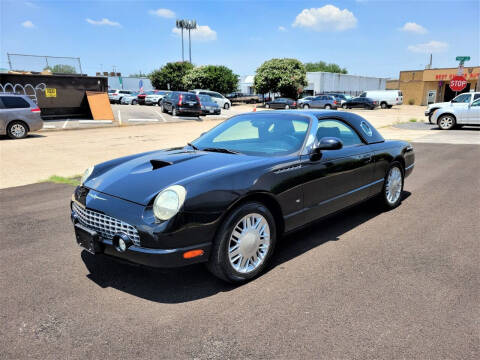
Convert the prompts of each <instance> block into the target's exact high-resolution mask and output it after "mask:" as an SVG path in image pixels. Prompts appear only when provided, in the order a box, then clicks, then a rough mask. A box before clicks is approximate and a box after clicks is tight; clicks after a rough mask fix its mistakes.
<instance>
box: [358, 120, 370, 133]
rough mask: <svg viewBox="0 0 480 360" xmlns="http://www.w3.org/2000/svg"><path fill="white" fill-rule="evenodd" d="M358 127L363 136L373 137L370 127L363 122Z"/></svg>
mask: <svg viewBox="0 0 480 360" xmlns="http://www.w3.org/2000/svg"><path fill="white" fill-rule="evenodd" d="M360 127H361V128H362V130H363V132H364V133H365V134H367V135H368V136H372V135H373V132H372V129H371V128H370V126H368V124H367V123H366V122H365V121H362V122H361V123H360Z"/></svg>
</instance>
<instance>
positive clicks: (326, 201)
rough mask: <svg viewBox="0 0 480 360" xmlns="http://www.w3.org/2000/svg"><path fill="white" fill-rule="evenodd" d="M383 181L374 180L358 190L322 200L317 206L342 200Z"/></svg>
mask: <svg viewBox="0 0 480 360" xmlns="http://www.w3.org/2000/svg"><path fill="white" fill-rule="evenodd" d="M383 181H385V179H378V180H375V181H374V182H371V183H370V184H366V185H363V186H360V187H359V188H356V189H353V190H350V191H348V192H346V193H343V194H340V195H337V196H335V197H333V198H330V199H327V200H323V201H322V202H320V203H318V204H317V206H320V205H324V204H326V203H329V202H330V201H333V200H337V199H340V198H342V197H344V196H347V195H351V194H353V193H356V192H357V191H360V190H363V189H366V188H368V187H370V186H373V185H376V184H378V183H380V182H383Z"/></svg>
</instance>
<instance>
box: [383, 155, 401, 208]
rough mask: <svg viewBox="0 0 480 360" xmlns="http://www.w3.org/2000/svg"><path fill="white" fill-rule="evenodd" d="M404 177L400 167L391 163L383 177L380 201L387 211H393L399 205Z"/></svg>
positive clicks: (395, 163) (398, 164) (396, 163)
mask: <svg viewBox="0 0 480 360" xmlns="http://www.w3.org/2000/svg"><path fill="white" fill-rule="evenodd" d="M403 183H404V175H403V168H402V165H400V163H398V162H394V163H392V165H391V166H390V168H389V169H388V171H387V175H386V176H385V181H384V182H383V189H382V193H381V200H382V203H383V205H384V206H385V207H386V208H387V209H393V208H395V207H397V206H398V205H399V204H400V201H401V198H402V191H403Z"/></svg>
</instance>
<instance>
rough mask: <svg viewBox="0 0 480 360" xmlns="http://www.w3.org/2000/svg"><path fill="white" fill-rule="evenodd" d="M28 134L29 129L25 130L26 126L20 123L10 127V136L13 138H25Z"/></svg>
mask: <svg viewBox="0 0 480 360" xmlns="http://www.w3.org/2000/svg"><path fill="white" fill-rule="evenodd" d="M26 132H27V129H25V126H24V125H22V124H19V123H16V124H13V125H12V126H11V127H10V134H12V136H13V137H15V138H22V137H24V136H25V134H26Z"/></svg>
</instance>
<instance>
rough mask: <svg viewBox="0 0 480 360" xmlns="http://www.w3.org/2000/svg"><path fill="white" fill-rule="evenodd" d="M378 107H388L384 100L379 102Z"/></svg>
mask: <svg viewBox="0 0 480 360" xmlns="http://www.w3.org/2000/svg"><path fill="white" fill-rule="evenodd" d="M380 107H381V108H382V109H386V108H387V107H388V105H387V103H386V102H382V103H381V104H380Z"/></svg>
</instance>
